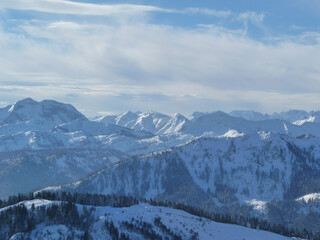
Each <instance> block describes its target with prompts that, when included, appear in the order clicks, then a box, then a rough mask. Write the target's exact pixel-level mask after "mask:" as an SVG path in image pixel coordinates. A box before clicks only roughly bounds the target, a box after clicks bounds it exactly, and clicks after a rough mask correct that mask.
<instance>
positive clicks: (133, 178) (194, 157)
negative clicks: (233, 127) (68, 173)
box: [46, 131, 320, 206]
mask: <svg viewBox="0 0 320 240" xmlns="http://www.w3.org/2000/svg"><path fill="white" fill-rule="evenodd" d="M319 140H320V139H319V138H318V137H312V136H309V137H308V136H306V137H302V138H294V137H289V136H287V135H285V134H274V133H265V132H261V133H254V134H239V133H237V132H235V131H230V132H229V133H228V134H225V135H223V136H220V137H214V138H199V139H196V140H194V141H192V142H190V143H188V144H186V145H183V146H180V147H178V148H174V149H171V150H167V151H163V152H159V153H154V154H149V155H144V156H138V157H133V158H131V159H129V160H128V161H124V162H121V163H118V164H116V165H114V166H110V167H107V168H106V169H104V170H102V171H100V172H98V173H96V174H93V175H91V176H89V177H87V178H85V179H83V180H81V181H77V182H75V183H73V184H69V185H65V186H60V187H55V188H52V187H50V188H47V189H46V190H50V189H51V190H58V191H71V192H83V193H85V192H89V193H103V194H117V195H133V196H136V197H139V198H140V197H143V198H150V197H151V198H156V199H157V198H158V199H166V200H171V201H176V202H179V201H183V202H185V203H188V204H191V205H197V206H200V205H201V204H209V203H210V204H211V205H212V206H222V205H225V204H233V203H237V202H238V203H246V202H248V201H249V202H250V201H252V200H254V199H255V200H259V201H266V202H271V201H273V200H283V199H295V198H296V197H299V196H302V195H305V194H308V193H313V192H315V191H317V190H319V186H318V185H317V183H318V182H320V161H319V159H320V151H319V149H320V141H319Z"/></svg>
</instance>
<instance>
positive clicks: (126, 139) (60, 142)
mask: <svg viewBox="0 0 320 240" xmlns="http://www.w3.org/2000/svg"><path fill="white" fill-rule="evenodd" d="M319 116H320V112H319V111H318V112H316V111H311V112H306V111H300V110H290V111H288V112H282V113H275V114H261V113H257V112H253V111H233V112H231V113H224V112H221V111H217V112H212V113H200V112H196V113H194V114H193V115H191V116H189V117H185V116H183V115H181V114H178V113H177V114H174V115H172V116H169V115H166V114H162V113H157V112H150V111H149V112H145V113H141V112H130V111H129V112H126V113H122V114H119V115H108V116H103V117H99V118H97V119H95V120H89V119H88V118H87V117H85V116H84V115H83V114H82V113H80V112H79V111H78V110H77V109H76V108H74V107H73V106H71V105H69V104H64V103H60V102H56V101H53V100H44V101H41V102H37V101H34V100H32V99H30V98H29V99H24V100H21V101H18V102H17V103H15V104H13V105H9V106H7V107H4V108H1V109H0V143H1V144H0V199H4V198H7V197H8V196H9V195H13V194H17V193H19V192H22V193H27V192H30V191H39V190H41V189H45V190H50V191H69V192H80V193H92V194H96V193H98V194H115V195H127V196H129V195H130V196H134V197H137V198H147V199H148V198H153V199H156V200H161V201H173V202H180V203H183V204H187V205H191V206H194V207H201V208H203V209H206V210H207V211H215V212H227V213H228V214H230V213H232V212H234V213H237V214H246V215H247V216H258V217H259V218H262V219H269V220H270V221H271V220H272V221H274V222H277V223H281V224H284V225H286V226H288V227H295V226H304V227H305V226H306V227H309V229H311V230H312V231H315V230H316V226H313V225H312V224H310V226H308V225H307V224H305V223H303V222H307V221H310V219H314V218H318V217H320V210H319V209H318V208H314V207H313V208H312V207H311V205H312V202H314V201H318V200H317V199H318V198H317V197H316V200H313V201H305V203H304V204H305V205H303V206H302V205H301V204H302V203H301V201H300V203H299V200H298V199H305V198H306V199H310V198H308V196H318V195H317V194H318V193H319V192H320V161H319V159H320V152H319V149H320V141H319V139H320V121H319V119H320V118H319ZM284 204H286V206H292V208H297V206H299V208H300V207H301V209H302V210H301V211H299V212H297V213H296V215H294V214H293V215H290V216H287V215H285V214H284V212H283V211H284V209H286V208H285V207H284ZM297 204H298V205H297ZM299 204H300V205H299ZM310 204H311V205H310ZM287 210H288V209H286V211H287ZM288 211H293V210H292V209H291V210H288ZM277 214H278V215H282V216H286V217H285V218H284V217H283V218H279V217H278V218H277V217H276V216H277ZM299 214H300V215H299ZM297 216H299V217H297Z"/></svg>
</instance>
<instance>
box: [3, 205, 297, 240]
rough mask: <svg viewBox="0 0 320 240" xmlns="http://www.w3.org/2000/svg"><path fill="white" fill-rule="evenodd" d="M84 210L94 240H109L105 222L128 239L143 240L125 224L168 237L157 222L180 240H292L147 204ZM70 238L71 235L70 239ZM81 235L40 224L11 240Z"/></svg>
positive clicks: (79, 207) (80, 210)
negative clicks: (90, 221) (89, 218)
mask: <svg viewBox="0 0 320 240" xmlns="http://www.w3.org/2000/svg"><path fill="white" fill-rule="evenodd" d="M23 203H24V204H25V205H26V207H27V208H28V209H29V210H30V208H31V206H32V204H34V205H35V206H36V207H39V206H48V205H50V204H57V202H50V201H47V200H32V201H29V202H23ZM83 207H84V206H83V205H79V204H77V208H78V211H79V214H81V212H82V211H83ZM85 207H86V208H87V209H89V208H90V209H94V223H93V226H92V227H91V228H90V231H89V234H90V235H91V237H92V238H93V239H111V236H110V235H109V232H108V231H107V229H106V227H105V221H106V220H107V221H112V222H113V223H114V226H115V227H117V228H118V229H119V231H120V233H125V234H127V235H128V236H129V238H130V239H143V236H142V235H140V234H139V232H137V231H133V230H130V229H127V228H126V227H124V225H123V223H124V222H129V223H132V224H133V226H137V227H140V224H141V223H143V224H144V225H148V226H150V228H151V229H152V230H153V231H154V232H155V233H157V234H158V235H160V236H162V237H166V236H168V232H166V231H164V230H163V229H161V228H160V227H158V226H157V225H156V224H155V220H156V219H160V221H161V223H162V224H163V225H164V226H166V228H167V229H168V230H169V231H171V232H172V233H174V234H177V235H179V236H181V237H182V239H192V237H194V236H198V239H217V240H220V239H224V240H233V239H246V240H259V239H261V240H262V239H268V240H282V239H283V240H285V239H291V238H288V237H284V236H281V235H277V234H274V233H271V232H266V231H261V230H256V229H250V228H245V227H242V226H237V225H232V224H222V223H217V222H214V221H211V220H208V219H205V218H200V217H197V216H193V215H191V214H189V213H186V212H184V211H181V210H176V209H171V208H166V207H155V206H151V205H148V204H139V205H134V206H131V207H127V208H112V207H93V206H88V205H86V206H85ZM0 211H1V210H0ZM72 234H73V235H72ZM81 235H83V232H82V231H80V230H78V229H69V228H68V227H66V226H65V225H57V224H56V225H54V224H53V225H49V226H46V225H45V224H39V225H37V226H36V228H35V229H34V230H33V231H32V232H31V233H30V234H28V233H18V234H15V235H14V236H13V237H12V238H11V240H14V239H15V240H17V239H21V238H22V237H30V239H31V240H33V239H37V240H44V239H50V240H58V239H61V238H62V239H67V238H68V237H71V236H73V237H72V239H80V237H81Z"/></svg>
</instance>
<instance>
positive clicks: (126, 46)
mask: <svg viewBox="0 0 320 240" xmlns="http://www.w3.org/2000/svg"><path fill="white" fill-rule="evenodd" d="M319 23H320V2H319V1H316V0H291V1H289V0H284V1H262V0H255V1H253V0H250V1H236V0H225V1H213V0H211V1H209V0H199V1H194V0H193V1H191V0H179V1H172V0H171V1H170V0H161V1H160V0H154V1H150V0H149V1H146V0H137V1H134V0H128V1H83V0H81V1H72V2H71V1H66V0H28V1H26V0H1V2H0V104H1V105H6V104H9V103H13V102H15V101H17V100H19V99H22V98H24V97H32V98H34V99H36V100H42V99H47V98H50V99H56V100H58V101H63V102H68V103H71V104H73V105H75V106H76V107H77V108H78V109H80V110H81V111H83V113H85V114H86V115H88V116H93V115H96V114H97V113H101V114H105V113H117V112H123V111H127V110H133V111H136V110H140V111H146V110H154V111H160V112H164V113H168V114H172V113H175V112H181V113H183V114H186V115H188V114H190V113H192V112H193V111H215V110H223V111H227V112H228V111H231V110H234V109H253V110H256V111H261V112H274V111H283V110H288V109H293V108H295V109H305V110H318V109H319V107H318V104H319V102H320V95H319V91H320V84H319V83H320V68H319V67H318V65H319V63H320V25H319Z"/></svg>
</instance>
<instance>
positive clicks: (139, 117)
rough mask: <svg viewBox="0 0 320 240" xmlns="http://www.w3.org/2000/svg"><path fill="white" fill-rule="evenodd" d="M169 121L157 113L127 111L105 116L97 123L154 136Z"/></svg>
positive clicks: (166, 117) (165, 116)
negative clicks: (113, 125) (144, 132)
mask: <svg viewBox="0 0 320 240" xmlns="http://www.w3.org/2000/svg"><path fill="white" fill-rule="evenodd" d="M169 119H170V117H169V116H167V115H165V114H162V113H157V112H150V111H149V112H145V113H139V112H136V113H134V112H131V111H128V112H125V113H123V114H119V115H115V116H105V117H102V118H99V119H97V121H98V122H105V123H111V124H115V125H118V126H122V127H126V128H131V129H134V130H140V131H146V132H150V133H153V134H156V133H157V132H158V131H159V130H160V129H161V128H162V127H163V126H164V125H165V124H166V123H167V122H168V121H169Z"/></svg>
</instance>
